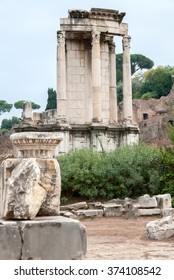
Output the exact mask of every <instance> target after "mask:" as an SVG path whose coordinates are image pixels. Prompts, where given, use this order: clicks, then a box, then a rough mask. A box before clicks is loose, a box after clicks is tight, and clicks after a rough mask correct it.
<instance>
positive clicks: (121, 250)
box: [81, 217, 174, 260]
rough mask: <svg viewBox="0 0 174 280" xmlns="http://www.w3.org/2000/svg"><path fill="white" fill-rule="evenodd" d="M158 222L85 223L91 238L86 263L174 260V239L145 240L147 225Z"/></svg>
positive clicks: (115, 220)
mask: <svg viewBox="0 0 174 280" xmlns="http://www.w3.org/2000/svg"><path fill="white" fill-rule="evenodd" d="M156 219H158V218H157V217H144V218H137V219H136V220H127V219H125V218H118V217H116V218H95V219H86V220H82V221H81V222H82V223H83V224H84V225H85V226H86V229H87V236H88V249H87V259H89V260H92V259H93V260H94V259H95V260H101V259H102V260H111V259H112V260H117V259H118V260H125V259H128V260H134V259H144V260H145V259H174V237H172V238H170V239H168V240H162V241H153V240H149V239H147V237H146V230H145V225H146V224H147V223H148V222H149V221H152V220H156Z"/></svg>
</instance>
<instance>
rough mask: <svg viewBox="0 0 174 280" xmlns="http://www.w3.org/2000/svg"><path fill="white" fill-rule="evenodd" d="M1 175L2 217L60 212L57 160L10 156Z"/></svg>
mask: <svg viewBox="0 0 174 280" xmlns="http://www.w3.org/2000/svg"><path fill="white" fill-rule="evenodd" d="M1 174H2V175H3V176H2V175H1V186H0V190H1V191H0V193H1V194H0V199H1V201H0V205H1V210H0V214H1V217H5V218H6V219H33V218H34V217H35V216H36V215H37V214H38V215H42V216H43V215H58V214H59V207H60V205H59V204H60V189H61V181H60V170H59V165H58V162H57V160H56V159H35V158H28V159H7V160H6V161H4V162H3V164H2V166H1Z"/></svg>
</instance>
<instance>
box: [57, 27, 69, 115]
mask: <svg viewBox="0 0 174 280" xmlns="http://www.w3.org/2000/svg"><path fill="white" fill-rule="evenodd" d="M57 42H58V45H57V115H58V118H59V119H64V120H65V119H67V96H66V56H65V55H66V54H65V31H58V32H57Z"/></svg>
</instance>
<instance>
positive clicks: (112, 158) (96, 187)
mask: <svg viewBox="0 0 174 280" xmlns="http://www.w3.org/2000/svg"><path fill="white" fill-rule="evenodd" d="M159 157H160V152H159V149H157V148H154V147H150V146H148V145H145V144H143V143H140V144H138V145H129V146H124V147H121V148H118V149H116V150H115V151H113V152H110V153H98V152H96V151H93V150H90V149H80V150H76V151H73V152H70V153H68V154H66V155H63V156H60V157H59V163H60V168H61V177H62V196H63V197H68V198H72V197H83V198H87V199H91V200H94V199H96V198H103V199H112V198H116V197H120V198H122V197H126V196H129V197H137V196H139V195H142V194H145V193H149V194H155V193H157V192H158V188H159V184H160V180H159V179H160V176H159V170H160V161H159Z"/></svg>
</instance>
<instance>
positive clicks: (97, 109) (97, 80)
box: [92, 31, 102, 122]
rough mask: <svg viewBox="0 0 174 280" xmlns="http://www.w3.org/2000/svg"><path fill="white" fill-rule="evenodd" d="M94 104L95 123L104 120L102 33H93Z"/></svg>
mask: <svg viewBox="0 0 174 280" xmlns="http://www.w3.org/2000/svg"><path fill="white" fill-rule="evenodd" d="M92 103H93V122H101V120H102V96H101V59H100V32H98V31H93V32H92Z"/></svg>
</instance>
